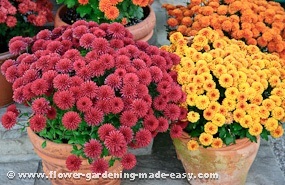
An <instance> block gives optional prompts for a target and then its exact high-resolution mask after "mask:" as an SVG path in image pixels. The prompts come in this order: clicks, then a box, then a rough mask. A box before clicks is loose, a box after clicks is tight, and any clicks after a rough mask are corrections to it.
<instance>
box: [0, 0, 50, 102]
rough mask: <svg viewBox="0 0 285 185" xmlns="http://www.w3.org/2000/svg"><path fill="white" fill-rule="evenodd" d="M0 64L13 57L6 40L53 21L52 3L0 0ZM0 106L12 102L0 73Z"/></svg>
mask: <svg viewBox="0 0 285 185" xmlns="http://www.w3.org/2000/svg"><path fill="white" fill-rule="evenodd" d="M0 10H1V11H0V66H1V65H2V63H3V62H4V61H5V60H6V59H8V58H11V57H13V56H12V55H11V54H10V53H9V52H8V42H9V40H10V39H11V38H12V37H15V36H34V35H35V34H36V33H37V32H38V31H40V30H41V29H43V27H44V25H45V24H46V23H48V22H52V21H53V15H52V12H51V10H52V4H51V3H50V2H49V1H48V0H38V1H34V0H23V1H17V0H1V1H0ZM0 84H1V88H0V107H1V106H4V105H6V104H9V103H11V102H12V88H11V84H10V83H8V82H7V81H6V80H5V78H4V76H3V75H2V74H0Z"/></svg>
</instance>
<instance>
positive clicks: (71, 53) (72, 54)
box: [63, 49, 81, 62]
mask: <svg viewBox="0 0 285 185" xmlns="http://www.w3.org/2000/svg"><path fill="white" fill-rule="evenodd" d="M80 56H81V55H80V52H79V51H78V50H77V49H69V50H67V51H66V52H65V53H64V54H63V58H68V59H70V60H71V61H72V62H76V61H77V60H76V59H77V58H79V57H80Z"/></svg>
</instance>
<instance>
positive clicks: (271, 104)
mask: <svg viewBox="0 0 285 185" xmlns="http://www.w3.org/2000/svg"><path fill="white" fill-rule="evenodd" d="M262 105H263V106H264V107H266V108H267V110H269V111H272V110H273V109H274V108H275V102H274V101H273V100H271V99H265V100H263V101H262Z"/></svg>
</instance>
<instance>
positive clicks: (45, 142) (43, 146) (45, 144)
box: [42, 140, 47, 148]
mask: <svg viewBox="0 0 285 185" xmlns="http://www.w3.org/2000/svg"><path fill="white" fill-rule="evenodd" d="M46 146H47V141H46V140H45V141H44V142H43V143H42V148H45V147H46Z"/></svg>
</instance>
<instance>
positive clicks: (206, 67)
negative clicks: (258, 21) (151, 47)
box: [161, 28, 285, 150]
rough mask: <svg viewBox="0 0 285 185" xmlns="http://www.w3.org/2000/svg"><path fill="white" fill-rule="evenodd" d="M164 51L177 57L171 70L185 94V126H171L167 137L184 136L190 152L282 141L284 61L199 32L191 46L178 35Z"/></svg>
mask: <svg viewBox="0 0 285 185" xmlns="http://www.w3.org/2000/svg"><path fill="white" fill-rule="evenodd" d="M169 39H170V42H171V44H170V45H164V46H162V47H161V49H162V50H165V51H168V52H172V53H175V54H177V55H179V56H180V58H181V59H180V63H179V64H178V65H176V66H175V67H174V69H175V71H176V72H177V79H176V80H177V82H178V83H179V84H180V85H181V87H182V90H183V92H185V93H186V98H185V101H184V103H182V104H180V106H181V108H182V109H184V111H182V112H184V113H181V114H184V116H181V117H183V118H184V120H181V121H179V122H175V123H173V124H172V126H171V127H170V128H171V131H170V134H171V137H172V138H176V137H180V136H181V134H182V131H185V132H187V133H188V134H189V135H190V136H191V138H196V139H193V140H190V141H189V143H188V149H189V150H195V149H197V148H198V146H199V145H202V146H204V147H214V148H219V147H222V146H223V145H230V144H233V143H235V141H236V139H241V138H249V139H250V140H251V141H256V140H257V137H259V136H261V137H262V138H264V139H266V140H267V139H268V136H272V137H274V138H278V137H280V136H282V135H283V133H284V130H283V127H282V123H284V118H285V70H284V68H283V67H282V66H283V65H284V60H283V59H281V58H280V57H279V56H278V55H274V54H270V53H264V52H262V51H260V49H259V48H258V47H257V46H255V45H246V44H245V43H244V42H243V41H240V40H235V39H229V38H228V37H221V36H219V32H217V31H215V30H212V29H211V28H203V29H201V30H200V31H198V32H197V34H196V35H195V36H194V38H193V40H191V42H189V41H188V39H189V38H187V37H183V35H182V34H181V33H180V32H175V33H173V34H172V35H171V36H170V38H169Z"/></svg>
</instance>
